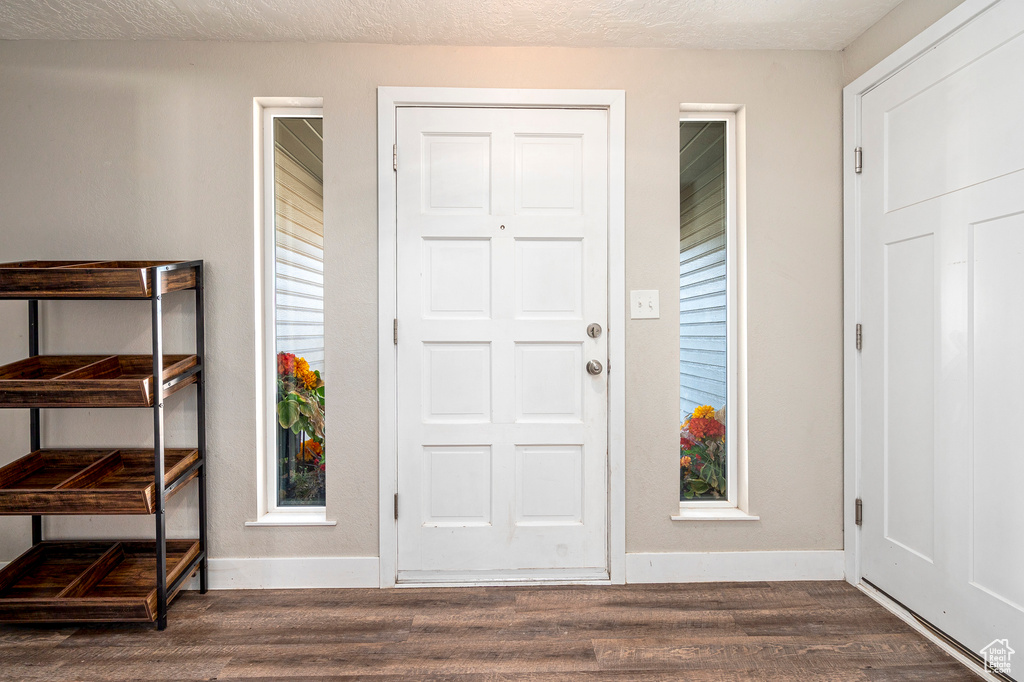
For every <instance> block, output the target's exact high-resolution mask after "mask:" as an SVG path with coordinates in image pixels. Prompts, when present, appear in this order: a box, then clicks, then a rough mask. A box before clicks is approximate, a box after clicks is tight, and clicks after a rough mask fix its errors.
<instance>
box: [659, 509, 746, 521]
mask: <svg viewBox="0 0 1024 682" xmlns="http://www.w3.org/2000/svg"><path fill="white" fill-rule="evenodd" d="M671 518H672V520H673V521H760V520H761V517H760V516H754V515H753V514H748V513H747V512H745V511H743V510H741V509H737V508H736V507H711V508H708V509H700V508H697V507H681V508H680V509H679V514H678V515H677V516H673V517H671Z"/></svg>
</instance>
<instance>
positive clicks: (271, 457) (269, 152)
mask: <svg viewBox="0 0 1024 682" xmlns="http://www.w3.org/2000/svg"><path fill="white" fill-rule="evenodd" d="M285 117H291V118H294V117H321V118H322V117H323V98H320V97H257V98H255V99H254V100H253V150H254V153H253V167H254V169H255V173H254V187H253V191H254V197H255V202H254V207H253V208H254V216H255V237H256V239H255V240H254V241H255V244H256V249H255V254H254V260H255V262H254V268H253V271H254V272H255V276H256V282H255V291H256V292H257V296H256V310H255V319H256V335H255V336H256V356H255V357H256V377H257V382H256V428H257V434H256V490H257V494H256V498H257V502H256V504H257V509H256V511H257V519H256V520H255V521H246V522H245V525H246V526H249V527H253V526H256V527H259V526H334V525H337V522H336V521H329V520H328V519H327V507H326V506H317V507H313V506H309V507H305V506H303V507H286V506H278V504H277V485H276V482H277V457H276V455H277V430H276V424H277V420H276V418H275V414H276V406H275V403H276V399H277V396H276V389H275V388H274V386H275V385H274V379H275V378H276V375H277V356H276V353H275V352H274V351H275V350H276V343H277V340H276V333H277V332H276V325H275V320H276V319H277V316H276V311H275V296H274V277H275V270H276V265H275V263H276V261H275V254H274V244H275V240H274V214H275V211H274V173H273V169H274V125H273V123H274V119H275V118H285Z"/></svg>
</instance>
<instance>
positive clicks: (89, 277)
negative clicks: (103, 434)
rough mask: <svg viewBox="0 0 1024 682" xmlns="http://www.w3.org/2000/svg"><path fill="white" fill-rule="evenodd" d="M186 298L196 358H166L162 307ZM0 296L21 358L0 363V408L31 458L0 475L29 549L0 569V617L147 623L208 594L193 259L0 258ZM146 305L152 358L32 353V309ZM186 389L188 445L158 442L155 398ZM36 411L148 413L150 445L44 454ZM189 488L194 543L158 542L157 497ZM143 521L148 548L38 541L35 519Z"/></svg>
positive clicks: (163, 621)
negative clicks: (25, 436) (22, 310)
mask: <svg viewBox="0 0 1024 682" xmlns="http://www.w3.org/2000/svg"><path fill="white" fill-rule="evenodd" d="M177 291H193V292H194V294H195V299H196V312H195V323H196V352H195V354H194V355H165V354H164V352H163V315H162V310H163V309H162V302H163V296H164V294H166V293H170V292H177ZM0 299H22V300H27V301H28V319H29V353H28V357H27V358H25V359H24V360H20V361H18V362H14V363H11V364H8V365H5V366H3V367H0V408H27V409H28V410H29V412H30V430H31V443H32V446H31V447H32V452H31V453H30V454H28V455H26V456H24V457H22V458H20V459H18V460H16V461H14V462H12V463H11V464H8V465H7V466H5V467H3V468H0V515H13V514H21V515H31V516H32V545H33V546H32V548H31V549H30V550H29V551H28V552H26V553H25V554H23V555H22V556H21V557H19V558H18V559H16V560H15V561H13V562H11V563H10V564H8V565H7V566H6V567H5V568H4V569H3V570H2V571H0V621H2V622H66V621H73V622H83V621H84V622H89V621H145V622H151V621H155V622H156V625H157V628H158V629H161V630H162V629H164V628H165V627H167V605H168V603H169V602H170V601H171V600H172V599H173V598H174V597H175V596H176V595H177V594H178V592H179V590H180V589H181V586H182V585H183V584H184V582H185V580H187V579H188V578H189V577H190V576H192V575H194V574H195V573H197V572H198V573H199V582H200V592H202V593H205V592H206V590H207V582H208V580H207V553H208V552H207V543H206V537H207V533H206V525H207V523H206V397H205V395H206V390H205V371H204V369H205V368H204V364H203V359H204V357H205V352H204V309H203V262H202V261H22V262H18V263H4V264H0ZM48 299H58V300H59V299H94V300H104V299H108V300H109V299H115V300H133V299H134V300H149V301H150V304H151V309H152V339H153V353H152V355H109V356H104V355H40V353H39V301H41V300H48ZM192 385H194V386H196V388H197V393H196V396H197V402H196V405H197V434H196V440H197V447H195V448H191V449H168V448H166V447H165V445H164V399H165V398H166V397H167V396H169V395H171V394H173V393H176V392H177V391H180V390H182V389H184V388H185V387H187V386H192ZM43 408H148V409H152V410H153V447H152V448H151V449H129V448H93V449H44V448H42V445H41V442H40V441H41V433H40V413H39V410H40V409H43ZM193 480H195V481H197V483H198V487H199V529H198V536H199V537H198V538H197V539H194V540H168V539H167V533H166V520H165V506H166V502H167V500H168V499H169V498H170V497H171V496H172V495H174V494H175V493H177V492H179V491H180V490H181V489H182V488H183V487H184V486H185V485H186V484H187V483H189V482H190V481H193ZM55 514H152V515H153V516H154V519H155V527H156V538H155V540H139V541H134V540H133V541H115V540H90V541H66V542H52V541H44V540H43V524H42V517H43V516H47V515H55Z"/></svg>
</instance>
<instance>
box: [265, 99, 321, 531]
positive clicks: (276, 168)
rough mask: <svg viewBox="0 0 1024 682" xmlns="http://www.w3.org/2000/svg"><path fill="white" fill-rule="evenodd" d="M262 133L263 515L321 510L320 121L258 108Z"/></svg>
mask: <svg viewBox="0 0 1024 682" xmlns="http://www.w3.org/2000/svg"><path fill="white" fill-rule="evenodd" d="M263 124H264V125H263V127H264V135H265V138H264V144H263V148H264V163H263V167H264V174H265V176H266V177H265V178H264V182H265V189H264V194H265V196H266V203H265V206H264V215H265V222H266V225H265V233H264V257H265V264H264V276H265V280H266V281H265V283H264V286H265V301H266V308H265V316H266V317H265V319H266V333H265V338H266V341H265V349H266V350H265V353H266V356H267V357H266V362H267V366H266V376H267V384H268V385H267V387H266V397H267V412H268V414H267V448H266V449H267V455H268V463H267V464H268V466H267V493H268V494H267V503H268V504H267V511H268V512H286V511H289V510H293V511H314V510H323V508H324V505H325V500H326V484H325V477H326V469H327V459H328V452H327V447H326V439H325V435H326V434H325V428H324V427H325V425H324V417H325V404H326V386H325V384H326V381H327V374H326V372H325V367H324V345H325V344H324V221H323V117H322V113H321V110H319V109H297V108H280V109H277V108H266V109H264V110H263Z"/></svg>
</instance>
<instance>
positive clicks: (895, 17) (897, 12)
mask: <svg viewBox="0 0 1024 682" xmlns="http://www.w3.org/2000/svg"><path fill="white" fill-rule="evenodd" d="M962 2H964V0H903V2H901V3H900V4H898V5H897V6H896V7H895V8H893V10H892V11H891V12H889V13H888V14H886V15H885V16H884V17H882V18H881V19H879V20H878V21H877V22H875V23H874V24H873V25H872V26H871V27H870V28H868V29H867V30H866V31H864V33H862V34H861V35H860V36H858V37H857V38H856V39H855V40H854V41H853V42H852V43H850V44H849V45H847V46H846V48H844V49H843V51H842V53H841V54H842V59H843V64H842V66H843V86H844V87H845V86H846V85H849V84H850V83H852V82H853V81H855V80H856V79H857V78H858V77H860V76H861V75H863V74H864V73H865V72H867V70H868V69H870V68H871V67H872V66H874V65H875V64H878V63H879V62H880V61H882V60H883V59H885V58H886V57H888V56H889V55H890V54H892V53H893V52H895V51H896V50H897V49H898V48H900V47H902V46H903V45H904V44H906V43H907V41H909V40H910V39H911V38H913V37H914V36H916V35H917V34H918V33H920V32H921V31H923V30H924V29H926V28H928V27H929V26H931V25H932V24H934V23H935V22H936V21H938V20H939V19H941V18H942V17H944V16H945V15H946V14H948V13H949V12H950V11H952V10H953V9H954V8H955V7H957V6H958V5H960V4H961V3H962Z"/></svg>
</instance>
